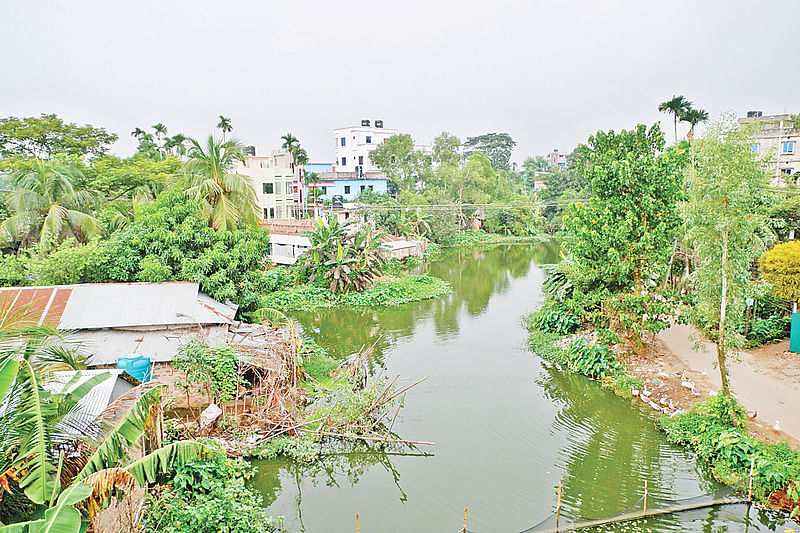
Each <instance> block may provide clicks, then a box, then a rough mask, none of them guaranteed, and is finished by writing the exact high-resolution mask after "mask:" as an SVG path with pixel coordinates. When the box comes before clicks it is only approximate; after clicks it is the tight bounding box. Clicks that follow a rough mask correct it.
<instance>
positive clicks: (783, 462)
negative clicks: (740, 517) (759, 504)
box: [659, 394, 800, 500]
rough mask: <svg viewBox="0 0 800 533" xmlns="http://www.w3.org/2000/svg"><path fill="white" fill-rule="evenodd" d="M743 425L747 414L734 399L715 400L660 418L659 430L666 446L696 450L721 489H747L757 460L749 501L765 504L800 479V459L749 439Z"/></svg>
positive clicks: (721, 397) (775, 446)
mask: <svg viewBox="0 0 800 533" xmlns="http://www.w3.org/2000/svg"><path fill="white" fill-rule="evenodd" d="M734 419H735V420H736V424H734V422H733V421H734ZM745 420H746V416H745V411H744V409H742V408H741V407H740V406H739V404H738V403H737V402H736V400H735V399H732V398H728V397H726V396H724V395H722V394H717V395H716V396H710V397H709V398H708V399H707V400H706V401H705V402H703V403H699V404H695V405H694V406H693V407H692V408H691V409H690V410H689V412H687V413H680V414H675V415H673V416H672V417H668V416H664V417H662V418H661V419H660V420H659V425H660V426H661V428H662V429H663V430H664V431H665V432H666V434H667V439H668V440H669V441H670V442H673V443H675V444H683V445H686V446H691V447H692V448H694V450H695V451H696V452H697V455H699V456H700V457H701V458H702V459H704V460H706V461H708V462H709V463H710V464H711V466H712V472H713V473H714V476H715V477H717V479H719V480H720V481H722V482H723V483H726V484H729V485H733V484H737V483H742V484H744V483H746V482H747V479H748V477H749V470H750V462H751V460H753V459H755V469H754V475H753V495H754V496H755V497H756V498H758V499H762V500H765V499H766V498H767V497H768V496H769V494H770V493H771V492H773V491H775V490H779V489H782V488H784V487H786V486H787V485H788V484H789V483H791V482H793V481H796V480H798V479H800V453H798V452H797V451H795V450H792V449H791V448H790V447H789V446H788V445H787V444H785V443H780V444H772V443H767V442H765V441H762V440H759V439H757V438H754V437H751V436H749V435H747V434H746V433H745V431H746V425H745Z"/></svg>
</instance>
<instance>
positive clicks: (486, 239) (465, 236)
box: [441, 229, 549, 248]
mask: <svg viewBox="0 0 800 533" xmlns="http://www.w3.org/2000/svg"><path fill="white" fill-rule="evenodd" d="M546 240H549V239H548V238H545V237H542V236H539V235H525V236H520V235H500V234H498V233H487V232H485V231H483V230H475V229H469V230H465V231H462V232H460V233H457V234H456V235H454V236H453V237H451V238H450V239H448V240H446V241H443V242H442V243H441V245H442V246H445V247H448V248H450V247H456V246H474V245H476V244H509V243H523V242H544V241H546Z"/></svg>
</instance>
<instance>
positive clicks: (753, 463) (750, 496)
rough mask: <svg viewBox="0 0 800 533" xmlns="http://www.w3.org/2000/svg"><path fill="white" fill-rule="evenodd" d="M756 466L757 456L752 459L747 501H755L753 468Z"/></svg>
mask: <svg viewBox="0 0 800 533" xmlns="http://www.w3.org/2000/svg"><path fill="white" fill-rule="evenodd" d="M755 467H756V458H755V457H753V458H752V459H751V460H750V480H749V481H748V482H747V501H748V502H752V501H753V470H754V469H755Z"/></svg>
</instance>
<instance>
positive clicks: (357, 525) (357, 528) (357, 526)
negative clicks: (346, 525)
mask: <svg viewBox="0 0 800 533" xmlns="http://www.w3.org/2000/svg"><path fill="white" fill-rule="evenodd" d="M358 530H359V524H358V513H356V533H359V531H358Z"/></svg>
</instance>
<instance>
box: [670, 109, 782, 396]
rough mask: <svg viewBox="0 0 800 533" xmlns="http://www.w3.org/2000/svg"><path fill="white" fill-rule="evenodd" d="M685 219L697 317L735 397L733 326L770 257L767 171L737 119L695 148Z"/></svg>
mask: <svg viewBox="0 0 800 533" xmlns="http://www.w3.org/2000/svg"><path fill="white" fill-rule="evenodd" d="M692 152H693V160H694V165H693V166H692V168H691V170H690V172H689V175H688V202H687V203H686V206H685V213H686V219H687V227H688V239H689V244H690V245H691V246H692V248H693V249H694V251H695V253H696V255H697V258H698V264H697V269H696V270H695V271H694V272H693V274H692V278H691V281H692V285H693V288H694V294H695V295H696V297H697V305H696V306H695V310H696V312H697V314H698V316H699V317H700V319H701V322H702V325H703V329H704V333H705V335H706V336H708V337H709V338H711V339H714V340H716V356H717V364H718V366H719V371H720V377H721V381H722V392H723V393H724V394H725V395H726V396H730V394H731V388H730V382H729V379H728V368H727V356H728V352H729V351H730V349H731V348H734V347H737V346H741V343H742V338H741V335H739V334H738V333H737V332H736V331H735V328H733V327H731V324H732V323H736V322H738V321H740V320H741V318H742V315H743V314H744V310H745V301H744V300H745V293H746V290H747V287H748V285H749V283H750V278H751V275H750V271H751V268H752V266H753V261H754V260H755V259H756V258H758V256H759V255H761V253H762V252H763V251H764V248H765V245H764V238H763V236H764V235H766V231H767V230H766V217H765V216H764V212H765V210H766V205H765V199H764V195H763V194H762V193H761V191H763V189H764V188H765V187H766V186H767V184H768V177H767V172H766V170H765V168H764V165H763V163H762V162H760V161H758V160H757V159H756V157H755V155H754V154H753V153H752V152H751V150H750V142H749V140H748V139H747V137H746V136H745V135H744V134H743V133H742V132H741V131H740V130H739V128H738V125H737V124H736V118H735V116H733V115H728V116H726V117H723V120H721V121H719V122H715V123H713V124H711V125H710V126H709V128H708V130H707V131H706V132H705V135H704V137H703V138H702V139H698V140H696V141H695V142H694V143H692Z"/></svg>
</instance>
